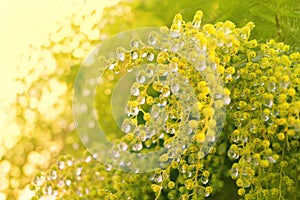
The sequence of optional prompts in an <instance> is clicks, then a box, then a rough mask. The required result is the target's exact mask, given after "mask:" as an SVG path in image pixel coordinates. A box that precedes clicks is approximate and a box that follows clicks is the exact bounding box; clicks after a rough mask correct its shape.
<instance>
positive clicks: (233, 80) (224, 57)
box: [1, 0, 300, 199]
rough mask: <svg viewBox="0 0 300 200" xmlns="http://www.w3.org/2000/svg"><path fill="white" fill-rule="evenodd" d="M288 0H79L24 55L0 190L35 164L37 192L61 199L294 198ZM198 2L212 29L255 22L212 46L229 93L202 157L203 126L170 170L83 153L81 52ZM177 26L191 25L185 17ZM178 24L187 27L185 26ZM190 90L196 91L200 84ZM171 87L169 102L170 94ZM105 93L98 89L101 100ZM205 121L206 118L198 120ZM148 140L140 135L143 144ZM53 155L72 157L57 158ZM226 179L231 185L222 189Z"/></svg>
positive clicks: (295, 75)
mask: <svg viewBox="0 0 300 200" xmlns="http://www.w3.org/2000/svg"><path fill="white" fill-rule="evenodd" d="M293 2H294V3H292V2H291V1H279V0H277V1H251V2H247V1H228V2H226V4H225V3H222V1H221V0H213V1H178V0H176V1H174V0H173V1H169V0H163V1H158V0H157V1H156V0H155V1H133V2H129V3H128V2H123V3H120V4H119V5H116V6H114V7H111V8H108V9H106V10H105V12H104V14H103V16H104V19H103V20H101V17H100V15H101V13H100V12H99V11H98V10H97V9H89V8H83V9H82V10H81V11H80V12H78V13H76V14H75V15H74V16H70V17H69V18H67V19H65V20H64V21H62V22H60V24H59V26H58V28H57V30H54V32H53V33H51V34H50V35H49V40H47V41H45V43H44V44H43V46H41V47H34V46H32V47H30V51H29V52H30V55H24V60H27V63H29V64H28V66H20V72H21V73H20V82H21V83H22V84H23V85H24V93H23V94H20V95H19V97H18V102H17V105H16V110H17V112H18V118H17V121H18V122H19V123H20V125H21V126H22V128H23V130H22V132H23V136H22V138H21V139H20V141H19V142H18V143H17V144H16V145H15V146H14V147H13V148H12V149H11V150H10V151H8V152H7V154H6V155H5V156H4V157H3V158H1V162H2V163H4V162H9V163H10V165H11V167H10V169H11V170H10V171H9V173H8V174H7V176H8V179H9V180H10V186H9V187H8V188H7V189H6V190H5V192H7V194H8V198H11V199H14V198H16V197H17V196H18V193H17V192H16V189H17V188H23V187H24V186H25V185H27V184H28V183H29V182H30V179H32V176H33V174H34V173H35V172H36V171H40V170H41V171H42V172H41V173H39V174H38V175H37V176H36V177H35V180H34V181H33V184H32V186H31V189H33V190H34V191H35V192H36V197H37V198H39V197H41V196H44V197H46V196H49V195H50V196H51V195H58V196H60V197H61V198H65V199H72V198H73V199H82V198H84V197H85V198H87V199H93V198H100V199H104V198H106V199H114V198H115V199H120V197H122V198H123V197H124V196H125V197H128V198H129V197H131V198H132V199H141V197H143V198H144V199H154V198H155V197H157V198H158V199H178V198H179V196H181V198H182V199H185V198H189V197H193V196H194V197H195V199H197V198H196V196H198V198H200V199H201V198H202V197H203V196H208V197H207V198H208V199H209V198H211V199H221V198H224V199H226V198H231V199H232V198H235V199H238V198H242V197H243V198H245V199H283V198H285V199H297V198H298V197H299V196H300V194H299V191H297V188H298V187H299V175H298V174H299V170H300V169H299V162H300V160H299V157H300V156H299V124H300V123H299V110H300V108H299V90H300V88H299V85H300V82H299V79H300V77H299V76H300V70H299V66H300V65H299V54H298V53H297V52H295V53H293V51H292V50H293V49H296V50H297V49H299V38H298V34H295V33H298V32H299V27H300V26H298V21H299V14H298V12H299V11H298V10H297V9H299V8H297V6H298V4H297V2H296V1H293ZM157 5H159V6H157ZM291 5H292V6H291ZM198 9H201V10H203V11H204V14H205V16H204V17H203V19H202V24H205V23H213V25H212V26H211V25H207V28H209V27H212V30H219V29H220V27H219V26H221V27H223V26H227V25H228V24H230V25H232V24H231V23H230V22H224V23H215V22H217V21H225V20H227V19H231V20H233V21H234V22H235V23H236V24H237V26H238V27H242V26H243V25H244V24H246V23H247V22H248V21H254V22H255V25H256V27H255V28H254V29H253V31H252V33H251V35H250V38H248V36H249V35H248V33H249V32H248V31H250V30H249V29H252V27H249V26H250V25H251V24H247V25H246V26H245V27H244V28H240V29H236V28H235V27H234V28H233V27H231V28H232V31H233V33H232V34H233V35H234V37H236V38H238V44H236V45H237V48H238V49H237V51H236V52H235V51H233V52H234V53H233V54H227V53H224V52H223V51H222V48H219V49H218V48H217V49H218V50H216V52H217V53H216V55H215V56H216V58H218V59H217V60H216V62H217V63H216V64H217V66H218V67H217V70H218V74H219V75H220V76H222V78H223V80H224V82H226V88H227V89H228V90H226V91H227V94H229V92H230V97H231V102H230V104H229V105H228V106H227V107H226V108H227V113H226V122H225V126H224V128H223V132H222V133H221V136H220V137H219V139H218V142H217V145H215V147H214V148H213V149H212V150H211V151H210V153H209V154H208V155H207V156H206V157H205V159H202V155H201V153H198V152H201V150H200V149H201V148H200V147H201V142H200V143H199V141H201V137H200V136H201V135H200V136H199V137H196V138H198V139H197V140H195V141H194V143H193V145H192V146H190V147H189V148H188V149H186V152H185V153H184V154H183V155H182V157H181V158H180V161H178V162H172V165H171V166H169V167H168V168H166V169H158V170H156V171H155V172H152V173H146V174H135V175H132V174H126V173H123V172H119V171H115V170H113V169H110V167H109V166H104V165H102V164H101V163H99V162H98V161H96V160H95V159H94V158H93V157H95V156H96V155H89V154H88V153H86V154H85V155H84V156H82V155H83V152H84V147H83V146H82V145H81V143H80V140H79V138H78V136H77V134H76V131H75V129H74V124H73V123H72V112H71V106H70V104H71V98H70V97H71V96H72V95H71V94H72V91H71V88H72V84H73V80H74V77H75V75H76V72H77V69H78V67H79V66H80V64H81V62H82V59H83V58H84V56H85V55H86V54H87V53H88V52H89V51H90V49H92V48H93V47H95V46H96V45H97V44H99V43H100V42H101V41H102V40H104V39H107V38H108V36H111V35H113V34H116V33H118V32H121V31H124V30H129V29H132V28H138V27H144V26H162V25H168V26H169V27H171V22H172V17H173V15H174V14H175V13H178V12H180V13H182V14H183V15H184V16H185V17H186V18H187V19H192V18H193V15H194V13H195V12H196V11H197V10H198ZM124 16H125V17H124ZM176 16H177V17H178V16H179V15H176ZM237 16H239V17H238V18H237ZM137 19H139V20H137ZM149 19H151V20H149ZM168 23H169V24H168ZM182 23H183V22H182ZM182 26H183V27H187V26H185V24H184V23H183V25H182ZM66 27H67V28H66ZM202 27H203V28H202ZM183 30H184V34H187V32H186V31H187V28H184V29H183ZM241 30H243V31H246V38H241V37H240V36H241V35H240V32H239V31H241ZM197 33H204V39H206V40H208V41H211V38H210V37H208V36H207V35H206V34H207V33H206V32H205V30H204V26H203V25H202V26H201V28H200V29H199V30H197ZM254 38H255V39H256V40H254ZM269 38H274V39H276V41H279V42H275V40H272V39H269ZM221 39H224V38H221ZM282 41H284V42H286V43H287V44H289V45H290V47H291V48H289V46H287V45H285V44H283V43H281V42H282ZM169 56H170V55H169ZM32 66H37V67H35V68H33V67H32ZM56 66H57V68H56ZM70 66H71V67H70ZM108 73H109V72H108ZM185 76H187V77H188V75H185ZM200 79H203V78H201V77H200V76H199V77H197V79H195V80H197V81H199V80H200ZM197 83H198V82H194V87H195V88H198V84H197ZM196 85H197V86H196ZM199 87H200V86H199ZM196 91H198V92H199V93H201V92H203V88H202V89H201V90H200V89H196ZM158 92H159V91H158ZM155 94H156V96H155V95H153V97H154V99H155V98H156V100H157V99H159V98H158V93H155ZM171 94H172V93H170V97H168V98H167V102H171V96H172V95H171ZM147 95H148V96H149V94H147ZM200 96H201V95H200ZM109 97H110V96H109V95H107V96H106V97H103V96H102V97H100V96H99V97H97V98H99V101H103V102H107V100H108V99H109ZM206 97H207V99H206V101H205V102H203V103H205V104H206V103H209V102H210V100H209V97H210V94H207V96H206ZM133 99H134V98H133ZM42 102H43V103H42ZM45 102H46V105H45ZM100 109H101V104H100V105H99V110H100ZM50 111H51V112H50ZM143 111H147V110H143ZM171 111H172V110H170V112H171ZM45 113H47V114H45ZM107 117H108V124H110V123H113V119H112V118H110V117H109V116H107ZM139 117H140V116H139ZM143 123H146V120H145V121H143ZM208 123H209V120H208V121H206V122H204V124H203V126H205V125H207V124H208ZM115 128H116V127H115ZM165 135H167V134H165ZM168 137H170V138H172V137H173V135H168ZM199 138H200V139H199ZM152 139H153V138H151V140H152ZM166 139H167V138H166V136H164V137H163V138H162V139H157V138H156V140H157V141H159V142H158V143H160V144H162V145H164V141H165V140H166ZM145 143H146V141H143V147H145V145H146V144H145ZM128 145H131V144H128ZM151 148H153V146H152V147H151ZM143 149H144V148H143ZM74 151H76V153H74ZM59 154H70V155H72V156H61V157H60V158H57V157H58V155H59ZM42 158H43V160H41V159H42ZM193 159H196V160H197V162H196V163H194V161H192V160H193ZM62 163H64V164H62ZM49 165H52V167H49ZM62 166H64V167H62ZM47 169H48V170H47ZM16 180H18V181H16ZM16 182H19V183H18V184H16ZM228 185H229V186H230V187H229V188H230V189H228V190H226V191H225V192H224V187H225V186H228ZM81 195H82V196H81ZM233 195H235V196H234V197H233ZM237 195H239V196H240V197H238V196H237Z"/></svg>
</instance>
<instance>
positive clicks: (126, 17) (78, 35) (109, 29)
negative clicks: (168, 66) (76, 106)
mask: <svg viewBox="0 0 300 200" xmlns="http://www.w3.org/2000/svg"><path fill="white" fill-rule="evenodd" d="M199 9H201V10H203V12H204V23H206V22H211V23H213V22H217V21H224V20H227V19H229V20H232V21H233V22H235V23H236V24H237V26H242V25H244V24H246V22H248V21H253V22H254V23H255V24H256V28H255V30H254V31H253V34H252V37H253V38H259V39H260V40H261V41H266V40H267V39H268V38H275V39H276V40H279V41H284V42H286V43H287V44H290V45H291V46H292V48H294V49H299V47H300V46H299V41H300V40H299V39H300V38H299V32H300V26H299V22H300V19H299V16H300V6H299V4H298V3H297V0H292V1H291V0H290V1H284V0H281V1H279V0H273V1H266V0H257V1H256V0H255V1H230V0H227V1H223V0H212V1H204V0H203V1H202V0H196V1H188V0H183V1H179V0H163V1H161V0H152V1H146V0H127V1H125V0H124V1H120V0H114V1H113V0H110V1H105V0H63V1H58V0H47V1H41V0H26V1H22V0H10V1H8V0H1V1H0V26H1V32H0V44H1V45H0V102H1V104H0V183H1V184H0V200H2V199H22V200H23V199H30V196H32V195H33V194H32V192H31V191H30V190H29V189H28V185H29V183H30V181H31V180H32V178H33V177H34V175H35V174H36V173H37V172H38V171H43V170H44V171H45V170H47V169H48V168H49V166H50V165H51V164H53V163H55V162H56V160H57V158H58V157H59V155H61V154H66V153H71V154H72V153H73V152H74V151H75V150H76V151H77V153H76V154H73V156H74V157H81V156H82V154H80V153H78V152H82V151H83V149H84V148H83V147H82V145H81V143H80V141H79V139H78V136H77V135H76V132H75V130H74V124H73V121H72V111H71V110H72V109H71V104H70V102H71V98H70V97H71V96H72V95H71V94H72V93H71V89H72V83H73V79H74V76H75V74H76V70H77V69H78V66H80V63H81V62H82V60H83V59H84V57H85V56H86V55H87V54H88V52H89V51H90V50H91V49H93V48H94V47H95V46H96V45H97V44H99V43H101V41H103V40H105V39H106V38H108V37H109V36H112V35H114V34H116V33H119V32H121V31H125V30H129V29H132V28H137V27H139V28H142V27H150V26H162V25H167V26H168V25H170V24H171V22H172V18H173V16H174V14H176V13H182V15H183V16H184V18H185V19H187V20H191V17H192V16H193V15H194V13H195V11H196V10H199ZM109 120H113V119H108V123H110V121H109Z"/></svg>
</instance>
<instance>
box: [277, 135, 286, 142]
mask: <svg viewBox="0 0 300 200" xmlns="http://www.w3.org/2000/svg"><path fill="white" fill-rule="evenodd" d="M277 138H278V140H281V141H282V140H284V138H285V135H284V133H278V134H277Z"/></svg>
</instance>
